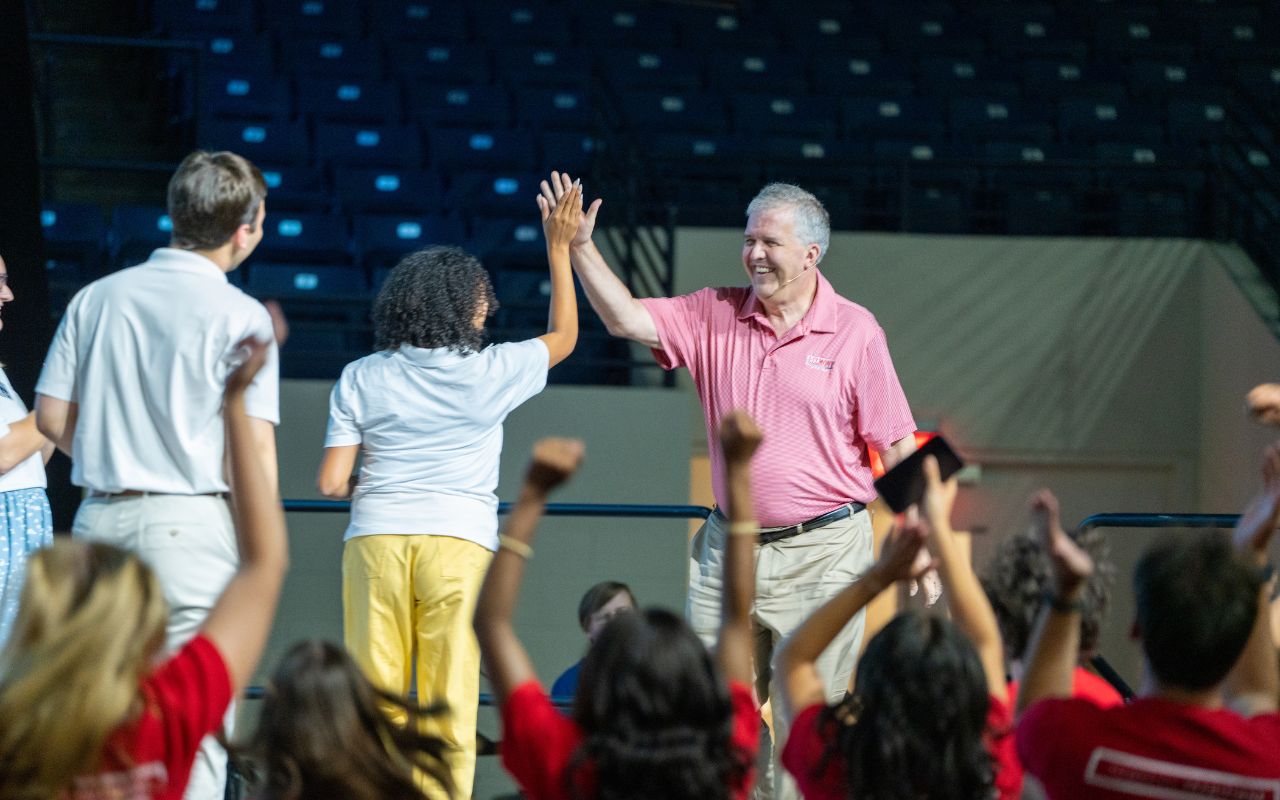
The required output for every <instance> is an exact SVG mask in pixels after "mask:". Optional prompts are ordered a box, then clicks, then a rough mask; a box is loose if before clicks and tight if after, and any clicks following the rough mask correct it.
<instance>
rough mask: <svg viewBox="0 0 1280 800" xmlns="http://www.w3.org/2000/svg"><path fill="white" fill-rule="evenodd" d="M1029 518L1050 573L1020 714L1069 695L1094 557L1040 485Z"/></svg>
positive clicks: (1029, 657)
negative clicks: (1065, 525) (1066, 525)
mask: <svg viewBox="0 0 1280 800" xmlns="http://www.w3.org/2000/svg"><path fill="white" fill-rule="evenodd" d="M1031 519H1032V524H1033V525H1034V526H1035V528H1036V531H1037V533H1038V534H1039V536H1040V539H1041V541H1042V542H1043V543H1044V551H1045V552H1046V553H1047V554H1048V555H1049V564H1050V571H1051V572H1052V573H1053V596H1052V597H1050V598H1048V602H1047V603H1046V604H1045V607H1044V609H1042V610H1041V612H1040V618H1039V619H1038V620H1037V621H1036V627H1035V630H1034V631H1033V632H1032V634H1031V644H1030V646H1029V647H1028V648H1027V659H1026V660H1027V668H1026V672H1025V673H1024V674H1023V677H1022V686H1021V688H1020V689H1019V690H1018V713H1019V714H1021V713H1022V712H1023V711H1025V710H1026V709H1027V708H1028V707H1030V706H1031V705H1032V704H1033V703H1035V702H1036V701H1037V700H1043V699H1045V698H1049V697H1070V696H1071V689H1072V677H1073V675H1074V673H1075V667H1076V664H1077V663H1079V661H1080V602H1081V600H1082V599H1083V598H1084V591H1085V584H1086V583H1088V581H1089V576H1090V575H1092V574H1093V559H1092V558H1090V557H1089V554H1088V553H1086V552H1085V551H1084V550H1083V549H1081V548H1080V546H1079V545H1077V544H1076V543H1075V542H1073V541H1072V540H1071V537H1070V536H1067V532H1066V531H1064V530H1063V529H1062V520H1061V513H1060V512H1059V510H1058V498H1056V497H1054V496H1053V492H1050V491H1049V490H1048V489H1041V490H1040V491H1039V492H1037V493H1036V494H1035V495H1034V496H1033V497H1032V498H1031Z"/></svg>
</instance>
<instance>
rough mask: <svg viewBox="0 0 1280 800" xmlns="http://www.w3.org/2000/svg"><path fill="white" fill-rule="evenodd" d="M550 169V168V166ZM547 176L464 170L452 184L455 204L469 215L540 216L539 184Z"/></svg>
mask: <svg viewBox="0 0 1280 800" xmlns="http://www.w3.org/2000/svg"><path fill="white" fill-rule="evenodd" d="M548 171H549V169H548ZM546 177H547V176H546V175H543V174H540V173H534V172H522V171H518V170H512V171H505V172H493V171H486V172H464V173H462V174H460V175H455V176H454V178H453V180H452V181H451V182H450V184H449V190H450V192H451V193H452V197H453V202H454V207H455V208H458V209H461V210H462V211H463V212H465V213H466V214H467V215H468V216H470V217H474V216H484V217H510V218H515V219H521V220H525V221H528V220H534V221H536V220H537V219H538V206H537V200H536V198H537V196H538V183H539V182H540V181H542V180H543V179H545V178H546Z"/></svg>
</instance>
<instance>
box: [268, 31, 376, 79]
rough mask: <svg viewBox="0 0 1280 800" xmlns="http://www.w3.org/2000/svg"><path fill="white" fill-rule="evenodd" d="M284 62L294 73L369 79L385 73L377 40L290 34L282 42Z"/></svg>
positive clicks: (286, 67) (281, 49)
mask: <svg viewBox="0 0 1280 800" xmlns="http://www.w3.org/2000/svg"><path fill="white" fill-rule="evenodd" d="M348 35H349V33H348ZM280 63H281V66H282V67H283V69H284V70H285V71H286V72H288V73H290V74H294V75H329V76H333V77H335V78H345V79H351V80H361V81H367V80H372V79H375V78H377V77H378V76H379V75H381V73H382V58H381V56H380V54H379V48H378V45H377V44H375V43H374V42H370V41H351V40H344V39H341V38H336V37H322V38H311V37H287V38H285V39H283V40H282V41H281V42H280Z"/></svg>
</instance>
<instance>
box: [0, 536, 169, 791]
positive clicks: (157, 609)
mask: <svg viewBox="0 0 1280 800" xmlns="http://www.w3.org/2000/svg"><path fill="white" fill-rule="evenodd" d="M167 616H168V607H167V605H166V603H165V601H164V594H163V593H162V591H161V589H160V584H159V582H158V581H157V580H156V577H155V575H154V574H153V573H152V572H151V570H150V569H149V568H148V567H147V566H146V565H145V564H143V563H142V562H141V561H140V560H139V559H138V558H137V556H134V555H132V554H131V553H128V552H126V551H124V550H121V549H119V548H117V547H112V546H111V545H105V544H94V543H86V542H74V541H69V540H66V539H59V540H58V541H57V542H56V543H55V544H54V545H53V546H52V547H48V548H45V549H44V550H41V551H39V552H38V553H36V554H35V555H34V556H32V558H31V561H30V562H29V565H28V568H27V579H26V584H25V585H24V586H23V589H22V598H21V602H20V605H19V608H18V618H17V620H16V622H15V624H14V629H13V633H12V635H11V636H10V639H9V642H8V644H7V645H6V646H5V648H4V650H3V652H0V797H4V798H6V800H49V798H52V797H55V796H56V795H58V794H59V793H60V792H61V791H62V790H63V789H65V788H66V787H67V786H68V785H69V784H70V782H71V780H72V779H74V778H75V777H76V776H77V775H83V774H86V773H91V772H93V771H94V769H95V768H96V767H97V765H98V761H99V759H100V758H101V756H102V751H103V748H104V746H105V744H106V741H107V737H108V736H110V734H111V733H112V732H113V731H115V730H116V729H117V728H119V727H120V726H121V725H123V724H125V723H126V722H128V721H129V720H130V719H131V718H133V717H135V716H136V715H137V714H138V713H139V712H140V711H141V708H142V707H141V702H140V700H141V697H140V694H139V686H140V683H141V681H142V678H143V676H144V675H145V674H146V673H147V672H148V671H149V670H150V668H151V664H152V659H153V657H154V656H155V654H156V653H157V652H158V651H159V649H160V646H161V645H162V644H163V636H164V625H165V619H166V618H167Z"/></svg>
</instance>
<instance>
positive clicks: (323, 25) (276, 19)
mask: <svg viewBox="0 0 1280 800" xmlns="http://www.w3.org/2000/svg"><path fill="white" fill-rule="evenodd" d="M263 22H265V23H266V24H268V25H269V26H270V27H271V28H272V29H274V30H279V31H284V32H286V35H287V36H292V35H295V34H299V33H302V34H311V33H314V34H322V35H327V36H341V35H343V34H347V35H350V34H351V33H352V32H354V31H359V30H361V28H362V27H363V23H362V20H361V18H360V6H359V3H358V2H357V0H266V7H265V9H264V15H263Z"/></svg>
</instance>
